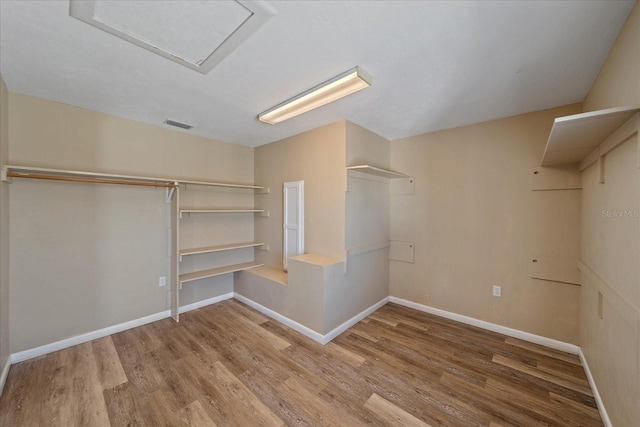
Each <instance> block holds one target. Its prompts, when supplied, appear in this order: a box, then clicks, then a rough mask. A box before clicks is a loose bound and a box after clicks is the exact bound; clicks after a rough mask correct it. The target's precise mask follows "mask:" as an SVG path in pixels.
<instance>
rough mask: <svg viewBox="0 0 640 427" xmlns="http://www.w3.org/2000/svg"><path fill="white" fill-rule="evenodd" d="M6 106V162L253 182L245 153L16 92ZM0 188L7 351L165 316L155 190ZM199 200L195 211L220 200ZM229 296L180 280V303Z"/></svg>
mask: <svg viewBox="0 0 640 427" xmlns="http://www.w3.org/2000/svg"><path fill="white" fill-rule="evenodd" d="M9 108H10V109H9V161H8V163H10V164H22V165H30V166H36V167H49V168H64V169H77V170H92V171H101V172H112V173H123V174H131V175H149V176H168V177H176V178H183V179H195V180H210V181H223V182H240V183H252V182H253V150H252V149H251V148H248V147H243V146H239V145H234V144H228V143H224V142H221V141H215V140H210V139H206V138H200V137H195V136H191V135H189V134H187V133H185V132H178V131H173V130H169V129H166V128H163V127H160V126H152V125H148V124H143V123H139V122H134V121H131V120H125V119H121V118H118V117H114V116H109V115H106V114H101V113H96V112H93V111H88V110H84V109H80V108H76V107H71V106H67V105H63V104H59V103H55V102H50V101H45V100H42V99H37V98H32V97H29V96H24V95H21V94H17V93H10V94H9ZM9 191H10V201H11V207H10V217H11V218H12V224H11V230H10V236H11V256H10V266H11V270H10V271H11V277H10V282H11V293H10V305H11V317H10V325H11V332H10V336H11V351H12V352H17V351H22V350H26V349H30V348H33V347H36V346H40V345H43V344H48V343H51V342H54V341H57V340H60V339H64V338H67V337H70V336H73V335H77V334H81V333H85V332H89V331H93V330H96V329H100V328H103V327H106V326H110V325H114V324H118V323H121V322H125V321H128V320H132V319H137V318H140V317H143V316H147V315H151V314H155V313H158V312H161V311H164V310H166V309H167V308H168V305H167V301H168V298H167V292H168V291H169V289H168V287H167V288H160V287H158V278H159V277H160V276H167V277H169V275H170V258H169V257H168V256H167V253H168V251H167V245H168V242H167V235H168V233H167V231H168V228H170V224H171V222H170V215H171V214H170V205H169V204H166V203H165V202H164V190H162V189H149V188H134V187H123V186H111V185H95V184H75V183H60V182H44V181H38V180H21V179H14V182H13V183H12V184H10V185H9ZM205 193H206V194H204V195H203V196H202V198H201V200H202V203H212V204H213V205H214V206H216V204H217V203H219V202H220V201H221V200H223V202H224V203H231V201H230V200H232V199H228V197H231V196H227V195H225V194H223V192H219V191H216V192H205ZM234 197H235V196H234ZM205 200H206V201H205ZM208 200H211V201H208ZM252 202H253V196H252V195H250V196H249V197H248V199H247V203H248V204H249V205H251V204H252ZM205 225H206V224H205ZM245 225H246V226H247V227H249V228H248V229H249V230H252V228H251V227H252V221H251V222H250V223H247V224H245ZM239 227H240V226H239ZM251 237H252V236H251ZM251 237H248V236H240V239H241V240H244V239H245V238H246V239H247V240H251ZM229 238H231V237H229ZM222 243H228V242H222ZM242 256H246V257H252V255H251V254H245V255H242ZM190 262H192V263H193V261H190ZM195 263H196V264H197V262H195ZM188 267H191V266H188ZM232 290H233V277H232V275H225V276H220V277H218V278H212V279H207V280H203V281H200V282H197V283H191V284H189V285H185V286H184V288H183V290H182V292H181V295H180V296H181V304H182V305H184V304H189V303H192V302H196V301H199V300H202V299H206V298H209V297H213V296H217V295H220V294H223V293H227V292H231V291H232Z"/></svg>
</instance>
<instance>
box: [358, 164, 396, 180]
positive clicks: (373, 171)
mask: <svg viewBox="0 0 640 427" xmlns="http://www.w3.org/2000/svg"><path fill="white" fill-rule="evenodd" d="M347 170H348V171H350V170H351V171H358V172H362V173H366V174H369V175H375V176H381V177H383V178H390V179H394V178H409V176H408V175H405V174H403V173H400V172H394V171H390V170H387V169H382V168H378V167H375V166H370V165H356V166H347Z"/></svg>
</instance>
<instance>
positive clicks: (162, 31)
mask: <svg viewBox="0 0 640 427" xmlns="http://www.w3.org/2000/svg"><path fill="white" fill-rule="evenodd" d="M274 13H275V12H274V11H273V10H272V9H271V8H269V6H268V5H267V4H266V3H264V2H262V1H246V0H216V1H211V0H209V1H207V0H199V1H195V0H192V1H188V2H185V1H148V0H147V1H144V0H143V1H139V0H136V1H133V0H132V1H108V0H70V10H69V15H70V16H72V17H74V18H77V19H79V20H81V21H83V22H86V23H87V24H89V25H92V26H94V27H96V28H99V29H101V30H103V31H106V32H108V33H110V34H112V35H114V36H116V37H119V38H121V39H123V40H126V41H128V42H130V43H133V44H135V45H136V46H139V47H142V48H144V49H146V50H148V51H150V52H153V53H156V54H158V55H160V56H163V57H165V58H167V59H170V60H172V61H174V62H177V63H178V64H181V65H183V66H185V67H187V68H190V69H192V70H196V71H198V72H200V73H202V74H207V73H208V72H209V71H211V70H212V69H213V68H214V67H215V66H216V65H218V64H219V63H220V62H222V60H224V58H226V57H227V56H228V55H229V54H230V53H231V52H233V51H234V50H235V49H236V48H238V47H239V46H240V45H241V44H242V43H243V42H244V41H245V40H246V39H248V38H249V37H250V36H251V35H252V34H253V33H254V32H256V31H257V30H258V29H259V28H260V27H262V25H264V24H265V23H266V22H267V21H268V20H269V19H270V18H271V17H272V16H273V15H274Z"/></svg>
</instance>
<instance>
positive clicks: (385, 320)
mask: <svg viewBox="0 0 640 427" xmlns="http://www.w3.org/2000/svg"><path fill="white" fill-rule="evenodd" d="M369 320H377V321H378V322H382V323H386V324H387V325H389V326H398V322H397V321H395V320H393V319H389V318H388V317H383V316H379V315H377V314H376V313H373V314H371V315H369Z"/></svg>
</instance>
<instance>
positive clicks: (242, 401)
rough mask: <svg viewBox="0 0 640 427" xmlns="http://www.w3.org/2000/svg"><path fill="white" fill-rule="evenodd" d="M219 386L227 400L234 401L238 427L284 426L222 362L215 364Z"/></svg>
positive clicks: (232, 404)
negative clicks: (247, 426) (239, 426)
mask: <svg viewBox="0 0 640 427" xmlns="http://www.w3.org/2000/svg"><path fill="white" fill-rule="evenodd" d="M214 375H215V377H216V380H217V385H218V386H219V387H220V388H221V389H223V390H224V396H225V398H226V399H229V400H231V401H232V403H231V405H230V406H232V407H233V408H234V412H233V414H234V417H236V418H238V425H252V426H283V425H284V423H283V422H282V420H281V419H280V418H278V417H277V416H276V415H275V414H274V413H273V412H272V411H271V410H270V409H269V408H268V407H267V406H266V405H265V404H264V403H262V401H260V399H258V398H257V397H256V395H255V394H253V393H251V390H249V389H248V388H247V387H246V386H245V385H244V384H242V382H241V381H240V380H238V378H236V377H235V376H234V375H233V374H232V373H231V372H229V370H228V369H227V368H226V367H225V366H224V365H223V364H222V363H220V361H218V362H216V363H215V364H214Z"/></svg>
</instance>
